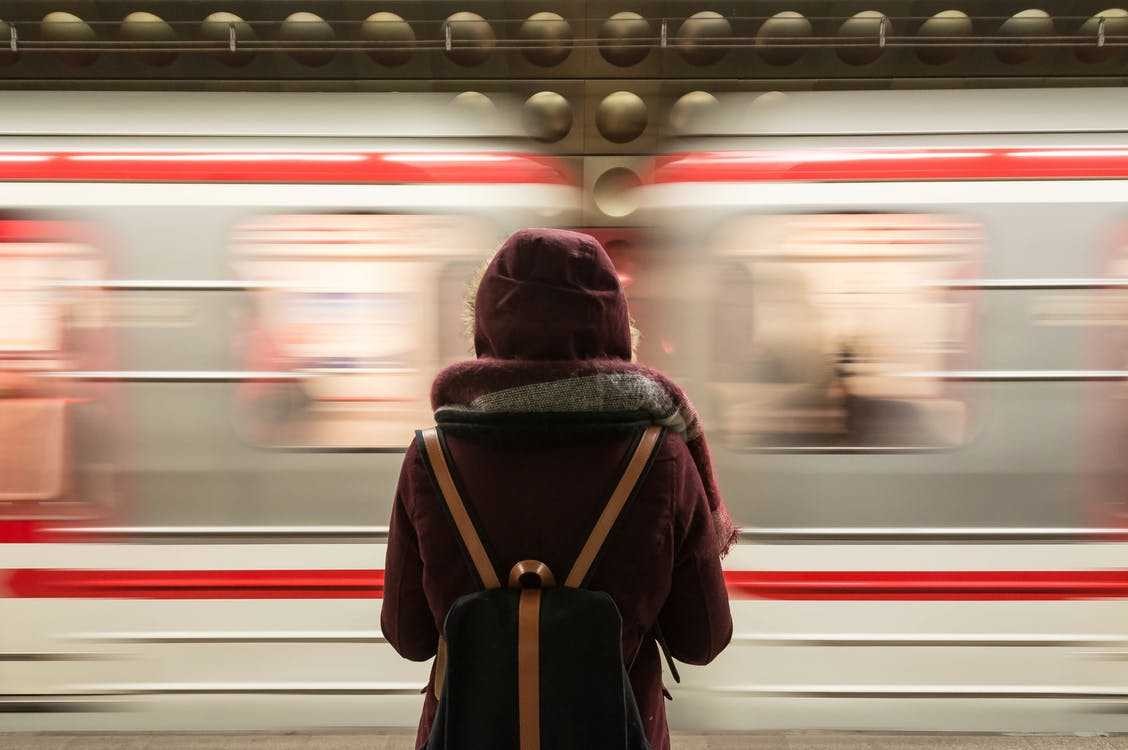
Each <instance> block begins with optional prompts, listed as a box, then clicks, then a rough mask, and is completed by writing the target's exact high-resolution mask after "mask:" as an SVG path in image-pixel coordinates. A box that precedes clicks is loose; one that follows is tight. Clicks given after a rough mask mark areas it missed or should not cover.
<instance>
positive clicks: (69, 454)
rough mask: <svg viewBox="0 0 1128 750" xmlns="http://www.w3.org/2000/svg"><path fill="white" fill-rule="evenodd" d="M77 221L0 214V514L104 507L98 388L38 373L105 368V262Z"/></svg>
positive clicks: (104, 429) (101, 393)
mask: <svg viewBox="0 0 1128 750" xmlns="http://www.w3.org/2000/svg"><path fill="white" fill-rule="evenodd" d="M89 235H90V233H89V231H88V228H87V227H85V226H84V225H82V224H80V223H73V222H65V221H55V220H41V219H37V218H27V217H0V444H2V445H4V446H5V449H4V451H3V452H2V455H0V516H4V517H13V516H14V517H36V516H40V515H44V514H46V515H50V516H52V517H58V516H60V515H68V514H73V513H79V514H82V515H84V516H88V515H91V514H92V513H94V512H95V508H96V507H99V506H103V505H106V504H108V503H109V502H110V501H111V498H110V497H109V496H108V494H107V492H106V489H107V484H106V483H105V482H102V483H99V482H97V481H95V480H94V479H93V478H92V477H93V475H94V474H95V473H99V472H101V473H102V475H103V476H104V473H105V469H106V468H107V463H106V460H107V459H109V458H110V456H109V453H108V451H109V450H110V449H111V448H112V447H113V446H112V441H110V440H109V439H107V438H108V436H109V435H110V434H112V432H113V430H112V429H111V426H110V425H107V424H106V423H105V419H106V417H107V415H108V414H109V411H108V410H107V409H106V408H105V407H106V401H107V393H106V391H105V389H104V388H103V387H100V386H96V385H91V384H82V383H78V382H74V381H69V380H67V381H64V380H59V379H52V378H48V377H46V376H48V375H51V374H52V373H57V372H59V371H66V370H82V369H104V368H105V367H106V359H105V357H106V355H107V352H106V346H105V344H106V339H105V330H104V326H103V325H102V321H103V320H104V315H103V312H104V311H103V310H102V306H101V294H100V293H99V291H98V284H97V283H94V282H97V281H98V280H100V279H102V278H103V277H104V274H103V265H104V264H103V258H102V257H101V255H100V253H99V252H98V251H97V250H96V249H95V246H94V244H93V242H92V241H91V238H90V236H89Z"/></svg>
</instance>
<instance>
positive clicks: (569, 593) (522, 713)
mask: <svg viewBox="0 0 1128 750" xmlns="http://www.w3.org/2000/svg"><path fill="white" fill-rule="evenodd" d="M661 434H662V430H661V428H660V427H648V428H647V429H646V430H645V431H643V433H642V434H641V436H640V437H639V438H638V442H637V444H636V445H635V447H634V451H633V452H632V454H631V457H630V460H629V462H628V463H627V467H626V469H625V470H624V472H623V475H622V477H621V478H620V479H619V482H618V484H617V485H616V487H615V490H614V492H613V493H612V494H611V497H610V499H609V500H608V501H607V504H606V505H605V506H604V508H603V512H602V513H601V514H600V516H599V519H598V520H597V521H596V523H595V527H594V528H593V529H592V531H591V534H590V535H589V536H588V539H587V542H586V543H585V544H584V546H583V548H582V549H581V551H580V554H579V556H578V557H577V558H576V561H575V563H574V564H573V566H572V570H571V571H570V572H569V573H568V576H567V578H565V579H564V582H563V586H561V587H557V586H556V582H555V578H554V576H553V574H552V571H550V570H549V569H548V566H546V565H545V564H544V563H542V562H539V561H536V560H523V561H521V562H518V563H517V564H516V565H514V566H513V568H512V570H511V571H510V574H509V581H508V586H507V587H503V586H502V582H501V581H499V580H498V577H497V573H496V569H495V568H494V565H493V563H492V562H491V561H490V558H489V555H488V554H487V552H486V548H485V546H484V545H483V544H482V540H481V537H480V536H479V534H478V529H477V528H476V527H475V525H474V521H473V519H472V518H471V516H470V514H469V513H468V512H467V509H466V505H465V504H464V503H463V501H462V497H461V495H460V494H459V490H458V487H457V486H456V484H455V481H454V478H453V477H452V475H451V471H450V462H449V460H448V452H447V449H446V444H445V441H444V440H443V439H442V436H441V434H440V433H439V432H438V430H437V429H430V430H425V431H421V432H418V433H416V436H417V440H418V441H419V447H420V448H421V449H422V450H421V453H422V454H423V455H424V456H426V458H427V464H428V466H429V468H430V472H431V477H432V479H433V480H434V482H435V487H436V489H437V494H438V495H439V496H440V497H442V498H443V500H444V501H445V504H446V507H447V510H448V511H449V515H450V518H451V521H452V522H453V523H454V526H455V528H456V529H457V531H458V535H459V537H461V539H462V543H463V545H464V547H465V551H466V553H467V555H468V557H469V559H470V562H471V564H472V565H473V567H474V568H475V569H476V570H477V572H478V576H479V578H480V579H481V581H482V586H483V588H484V589H485V590H484V591H478V592H475V593H473V594H467V595H466V596H463V597H460V598H459V599H458V600H457V601H456V602H455V603H454V604H453V605H452V606H451V608H450V611H449V612H448V613H447V616H446V620H445V622H444V623H443V633H442V637H441V638H440V640H439V655H438V657H437V662H436V665H435V695H436V697H438V699H439V706H438V711H437V713H436V715H435V721H434V724H433V725H432V726H431V733H430V735H429V737H428V739H427V745H426V747H427V750H579V749H580V748H584V749H590V750H612V749H613V750H650V745H649V744H648V743H647V741H646V734H645V732H644V731H643V725H642V719H641V717H640V716H639V712H638V706H637V705H636V703H635V699H634V693H633V692H632V690H631V684H630V681H629V680H628V678H627V670H626V666H625V665H624V663H623V653H622V618H621V617H620V616H619V609H618V607H616V606H615V602H614V601H612V599H611V597H610V595H608V594H606V593H603V592H598V591H589V590H587V589H584V588H582V586H583V584H584V583H585V582H586V580H587V577H588V572H589V571H590V569H591V567H592V564H593V563H594V562H595V560H596V558H597V556H598V555H599V551H600V549H601V548H602V546H603V542H604V541H605V540H606V538H607V535H608V534H609V533H610V531H611V528H612V527H613V526H614V524H615V520H616V519H617V518H618V517H619V514H620V512H621V511H622V509H623V506H625V505H626V503H627V501H628V500H629V499H630V498H631V496H632V495H633V493H634V490H635V487H636V486H637V485H638V482H639V480H640V479H641V478H642V477H643V476H644V475H645V473H646V471H647V470H648V469H649V467H650V461H651V458H652V456H653V454H654V448H655V446H656V445H657V444H658V440H659V437H660V436H661Z"/></svg>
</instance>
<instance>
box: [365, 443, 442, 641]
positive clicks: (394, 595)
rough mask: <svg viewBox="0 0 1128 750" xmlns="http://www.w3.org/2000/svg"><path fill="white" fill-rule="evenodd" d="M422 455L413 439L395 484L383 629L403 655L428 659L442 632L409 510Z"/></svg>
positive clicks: (386, 636) (383, 609)
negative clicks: (425, 582) (426, 587)
mask: <svg viewBox="0 0 1128 750" xmlns="http://www.w3.org/2000/svg"><path fill="white" fill-rule="evenodd" d="M419 461H420V459H419V455H418V453H417V451H416V449H415V444H414V443H412V445H411V447H409V448H408V450H407V454H406V455H405V456H404V459H403V468H402V469H401V470H400V478H399V485H398V486H397V487H396V497H395V503H394V505H393V507H392V520H391V523H390V524H389V532H388V552H387V561H386V562H385V564H384V602H383V606H382V608H381V610H380V629H381V630H382V631H383V634H384V637H385V638H386V639H387V640H388V643H389V644H391V646H392V648H394V649H395V650H396V651H397V652H398V653H399V654H400V656H402V657H404V658H405V659H410V660H412V661H426V660H427V659H430V658H431V657H432V656H434V655H435V652H436V650H437V648H438V642H439V633H438V629H437V628H436V627H435V619H434V617H433V616H432V614H431V608H430V606H429V605H428V603H427V597H426V594H425V593H424V590H423V558H422V556H421V555H420V552H419V539H418V536H417V535H416V533H415V526H414V524H413V523H412V520H411V513H410V512H409V501H410V498H411V497H412V496H413V489H414V488H413V484H414V482H415V481H418V476H417V475H418V474H419V472H418V471H416V468H418V467H417V465H418V464H419Z"/></svg>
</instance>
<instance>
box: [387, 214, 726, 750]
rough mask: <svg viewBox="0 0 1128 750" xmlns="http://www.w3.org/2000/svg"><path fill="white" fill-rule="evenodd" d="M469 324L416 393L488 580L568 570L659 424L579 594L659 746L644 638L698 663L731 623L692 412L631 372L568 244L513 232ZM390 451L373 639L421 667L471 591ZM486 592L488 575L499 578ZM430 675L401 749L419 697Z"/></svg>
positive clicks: (424, 725)
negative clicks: (488, 563)
mask: <svg viewBox="0 0 1128 750" xmlns="http://www.w3.org/2000/svg"><path fill="white" fill-rule="evenodd" d="M473 299H474V303H473V307H472V309H471V312H470V319H471V320H472V328H473V338H474V350H475V353H476V355H477V357H476V359H473V360H468V361H465V362H461V363H457V364H454V365H452V366H450V367H448V368H447V369H446V370H444V371H442V372H441V373H440V374H439V375H438V377H437V378H436V380H435V382H434V384H433V386H432V393H431V401H432V406H433V407H434V409H435V419H436V422H437V424H438V425H439V426H440V427H441V428H442V429H443V432H444V434H445V435H446V438H447V444H448V449H449V453H450V459H451V460H450V463H451V465H452V472H453V474H454V475H455V477H456V481H458V483H459V484H460V485H461V488H462V492H463V494H464V501H465V503H466V504H467V506H469V510H470V512H471V513H472V514H473V515H474V516H475V518H476V523H477V525H478V526H479V527H480V528H481V529H483V530H484V533H483V534H482V536H483V542H484V543H485V545H486V547H487V549H488V550H489V552H490V558H491V560H493V561H494V564H495V565H504V566H505V567H504V569H503V568H501V567H499V568H498V575H499V576H504V575H505V574H506V573H507V572H508V570H509V567H508V566H510V565H512V564H513V563H515V562H517V561H519V560H524V559H527V558H535V559H537V560H541V561H543V562H545V563H546V564H547V565H548V567H549V568H550V569H551V570H553V571H557V570H559V571H565V570H567V569H568V568H569V566H570V565H571V563H572V562H573V560H574V558H575V557H576V555H577V553H578V552H579V549H580V547H581V546H582V545H583V543H584V540H585V538H586V536H587V534H588V532H589V531H590V530H591V528H592V525H593V523H594V520H595V518H596V516H597V515H598V514H599V512H600V511H601V510H602V508H603V504H604V503H605V502H606V500H607V497H608V495H609V493H610V490H611V487H612V486H613V485H614V483H615V482H616V481H617V480H618V478H619V472H620V471H621V467H622V465H623V463H624V461H625V459H626V457H627V452H628V451H629V450H631V448H632V446H633V443H634V441H635V440H636V439H637V436H638V434H639V424H640V423H642V424H646V423H648V422H649V423H657V424H661V425H664V426H665V427H666V430H665V431H664V433H663V435H664V437H663V438H662V442H661V444H660V445H659V446H658V447H657V448H656V450H655V454H654V458H653V461H652V464H651V467H650V469H649V472H648V473H647V474H646V475H645V477H644V478H643V479H642V480H641V481H640V484H639V486H638V488H637V492H636V494H635V496H634V497H633V498H631V500H630V501H629V504H628V505H627V506H626V508H625V509H624V510H623V512H622V515H621V516H620V517H619V520H618V522H617V524H616V526H615V527H614V528H613V530H612V532H611V534H610V536H609V537H608V539H607V542H606V544H605V546H604V549H603V552H602V553H601V556H600V557H599V558H598V559H597V560H596V562H595V566H594V567H593V568H592V572H591V577H590V578H589V587H590V588H592V589H594V590H597V591H603V592H606V593H608V594H609V595H610V596H611V597H612V599H613V600H614V602H615V604H616V605H617V607H618V609H619V612H620V614H621V616H622V647H623V656H624V660H625V662H626V664H627V665H628V666H629V678H630V682H631V686H632V688H633V690H634V694H635V699H636V701H637V703H638V707H639V710H640V714H641V717H642V719H643V723H644V726H645V730H646V734H647V740H648V741H649V742H650V745H651V747H652V748H653V750H665V749H667V748H669V747H670V739H669V732H668V728H667V722H666V710H665V704H664V700H663V696H664V694H667V693H666V689H665V687H664V685H663V683H662V667H661V661H660V655H659V646H658V645H657V642H658V640H659V638H663V640H664V644H665V646H666V647H668V650H669V652H670V653H671V654H672V656H673V657H674V658H676V659H678V660H680V661H683V662H686V663H689V664H706V663H708V662H710V661H712V660H713V659H714V658H715V657H716V656H717V655H718V654H719V653H720V652H721V651H722V649H724V648H725V646H727V645H728V643H729V640H730V638H731V636H732V617H731V613H730V611H729V604H728V596H727V593H726V590H725V583H724V577H723V575H722V571H721V557H722V556H723V554H724V553H725V552H726V551H727V550H728V548H729V547H730V545H731V544H732V543H733V541H734V539H735V538H736V535H737V530H736V528H735V527H734V525H733V521H732V518H731V517H730V515H729V513H728V511H727V510H726V508H725V505H724V502H723V500H722V498H721V495H720V492H719V490H718V487H717V483H716V481H715V479H714V477H713V471H712V467H711V463H710V459H709V452H708V448H707V446H706V444H705V440H704V437H703V435H702V433H701V427H700V424H699V421H698V419H697V415H696V412H695V411H694V410H693V407H692V406H691V404H690V403H689V401H688V399H686V397H685V395H684V393H683V392H682V391H681V390H680V389H679V388H678V387H677V386H676V385H675V384H673V383H672V382H671V381H670V380H669V379H667V378H666V377H665V376H663V375H662V374H661V373H659V372H656V371H654V370H650V369H648V368H645V367H642V366H640V365H637V364H635V363H633V362H632V351H633V343H634V337H633V336H632V324H631V321H630V317H629V313H628V308H627V300H626V297H625V295H624V294H623V290H622V287H621V286H620V283H619V279H618V277H617V276H616V274H615V269H614V266H613V265H612V263H611V260H610V258H609V257H608V256H607V254H606V252H604V250H603V248H602V247H601V246H600V245H599V243H598V242H597V241H596V240H595V239H593V238H592V237H589V236H587V235H584V234H579V233H576V232H569V231H562V230H548V229H527V230H522V231H519V232H517V233H516V234H514V235H513V236H511V237H510V238H509V239H508V240H507V241H506V242H505V243H504V244H503V245H502V247H501V248H500V250H499V251H498V252H497V254H496V255H495V256H494V257H493V259H492V260H491V261H490V263H489V264H488V266H486V268H485V270H484V272H483V274H482V275H481V278H480V281H479V282H478V286H477V290H476V292H475V293H474V296H473ZM421 453H422V452H421V451H419V450H418V449H417V448H416V447H415V445H414V444H413V445H412V446H411V447H410V448H408V450H407V453H406V455H405V456H404V460H403V467H402V471H401V474H400V478H399V485H398V488H397V490H396V496H395V502H394V507H393V510H392V517H391V524H390V531H389V537H388V551H387V562H386V570H385V578H384V598H383V609H382V612H381V627H382V629H383V633H384V637H385V638H386V639H387V641H388V643H390V644H391V645H392V647H393V648H395V649H396V651H397V652H398V653H399V654H400V655H402V656H403V657H405V658H407V659H410V660H413V661H424V660H427V659H430V658H431V657H433V656H435V655H436V649H437V645H438V641H439V634H440V631H441V628H442V624H443V621H444V618H445V616H446V613H447V611H448V610H449V609H450V607H451V605H452V604H453V603H454V602H455V600H457V599H458V598H459V597H461V596H463V595H466V594H469V593H472V592H474V591H477V590H480V586H481V584H480V583H479V578H478V576H477V575H476V573H475V571H474V569H473V568H472V567H471V566H470V564H468V562H467V559H466V556H465V554H464V552H463V550H462V548H461V545H460V541H459V537H458V534H457V532H456V530H455V528H454V525H453V524H452V523H451V521H450V519H448V518H447V517H446V515H445V511H444V505H443V503H442V500H441V498H440V497H439V495H438V493H437V491H436V489H435V487H434V486H433V483H432V480H431V478H430V475H429V474H428V471H427V468H426V465H425V463H424V459H423V456H422V455H421ZM503 580H504V579H503ZM434 681H435V668H434V666H432V672H431V678H430V681H429V684H428V688H427V690H426V691H425V692H426V699H425V702H424V705H423V714H422V717H421V719H420V722H419V730H418V736H417V742H416V747H417V748H422V747H423V746H424V745H425V744H426V741H427V736H428V733H429V731H430V727H431V724H432V721H433V719H434V716H435V711H436V707H437V701H436V697H435V691H434V690H433V685H434Z"/></svg>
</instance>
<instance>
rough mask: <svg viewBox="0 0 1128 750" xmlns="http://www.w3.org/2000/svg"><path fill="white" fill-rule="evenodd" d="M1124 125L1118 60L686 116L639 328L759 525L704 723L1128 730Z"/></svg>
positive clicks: (742, 550)
mask: <svg viewBox="0 0 1128 750" xmlns="http://www.w3.org/2000/svg"><path fill="white" fill-rule="evenodd" d="M1126 126H1128V108H1125V107H1124V106H1123V102H1122V101H1121V99H1120V98H1119V97H1118V96H1117V92H1116V91H1115V90H1106V89H1088V90H1052V91H1051V90H1043V91H1036V90H1023V91H1017V90H1013V91H1010V90H966V91H914V92H910V91H882V92H820V93H786V94H784V93H768V94H760V95H732V96H730V97H727V98H722V99H721V101H720V103H719V105H718V106H717V107H716V108H715V111H714V112H713V113H712V114H711V115H709V116H707V117H704V118H702V119H701V120H699V121H698V122H696V123H695V124H693V125H692V126H691V131H690V132H689V133H688V134H687V135H686V136H685V137H684V138H681V139H679V140H678V141H677V142H673V143H668V144H667V151H668V152H667V153H665V154H663V155H661V156H659V157H658V158H657V160H656V164H655V166H654V169H653V172H652V174H651V176H650V179H649V180H648V182H647V187H646V188H645V198H644V199H643V205H644V206H645V207H646V208H647V210H648V211H649V212H650V215H651V216H653V217H654V221H655V223H656V224H658V225H659V226H661V228H662V234H661V237H662V238H663V239H664V240H665V247H664V249H663V250H662V251H661V252H658V251H656V254H657V255H658V256H660V257H661V258H662V260H661V262H660V263H658V264H657V265H655V266H654V268H657V267H659V266H660V267H661V270H658V271H656V272H655V274H654V275H653V277H652V278H651V279H650V280H649V281H646V282H642V283H640V284H639V285H638V290H639V291H641V290H642V289H646V297H647V301H648V305H649V307H651V308H652V309H654V310H658V311H665V314H664V315H662V314H659V315H658V317H656V318H655V319H653V320H651V321H647V320H646V319H645V318H644V319H642V320H640V325H641V326H642V328H643V330H644V331H649V332H650V333H651V335H652V336H653V335H655V334H657V336H658V338H659V340H660V342H661V344H662V345H661V346H660V347H659V349H660V350H661V353H662V356H664V357H665V361H664V366H665V367H666V368H667V369H669V370H671V371H672V372H676V373H678V375H679V377H681V378H682V380H683V381H684V382H685V383H686V384H687V386H688V387H689V388H690V390H691V392H693V393H694V394H695V398H696V399H697V400H698V401H699V403H700V404H701V408H702V411H703V412H704V415H705V422H706V424H707V425H709V426H710V428H711V430H712V432H711V434H712V436H713V441H714V443H715V445H716V446H717V452H718V457H717V461H718V464H719V465H720V467H721V468H720V470H721V475H722V485H723V487H724V488H725V489H726V490H727V492H728V495H729V497H731V498H732V499H733V503H734V505H735V506H736V508H737V511H736V512H737V515H738V517H739V519H740V521H741V522H743V524H744V525H745V530H744V536H743V541H744V542H745V543H744V544H742V545H741V546H740V547H738V548H737V549H736V550H735V551H734V553H733V554H732V555H730V557H729V558H728V560H727V565H728V569H729V576H730V589H731V591H732V592H733V594H734V598H735V601H734V605H733V606H734V613H735V619H736V631H737V634H736V636H735V639H734V645H733V646H732V647H731V648H730V650H729V651H728V652H726V654H725V656H724V657H722V658H721V659H720V660H719V661H718V662H717V663H716V664H714V665H712V666H710V667H708V668H704V669H694V670H687V671H688V672H689V674H688V675H687V676H686V680H685V684H683V685H682V686H681V687H682V693H681V694H679V700H677V701H675V702H674V704H673V712H674V716H675V718H676V720H678V721H681V722H684V723H685V724H688V725H692V726H710V727H714V726H716V727H724V728H726V729H736V728H739V729H752V728H760V727H765V726H771V727H795V726H799V727H848V728H855V729H938V730H942V729H979V730H990V731H1065V732H1074V731H1094V730H1100V731H1108V730H1119V731H1123V730H1124V728H1125V724H1124V723H1123V718H1122V713H1121V712H1120V710H1119V709H1118V708H1117V706H1118V705H1122V702H1123V700H1124V699H1125V698H1126V697H1128V694H1126V693H1125V691H1124V686H1125V685H1126V684H1128V683H1126V682H1125V677H1126V676H1128V675H1126V674H1125V672H1124V669H1123V661H1122V656H1123V653H1124V649H1125V646H1126V645H1128V641H1126V640H1125V637H1126V631H1125V629H1124V625H1123V622H1124V614H1125V613H1126V611H1128V610H1126V609H1125V607H1126V604H1125V600H1124V597H1125V595H1126V594H1128V588H1126V584H1128V573H1125V570H1124V569H1125V567H1126V565H1128V548H1126V547H1125V545H1124V540H1125V539H1126V537H1125V534H1124V512H1123V508H1124V505H1123V503H1124V498H1125V490H1126V489H1128V486H1126V485H1125V483H1124V479H1125V473H1124V461H1125V456H1126V455H1128V454H1126V453H1125V451H1124V447H1125V445H1124V437H1123V436H1124V434H1125V422H1124V418H1125V410H1124V407H1123V404H1124V396H1125V393H1126V391H1125V390H1124V389H1125V380H1126V379H1128V372H1126V371H1125V370H1124V362H1125V348H1124V343H1125V342H1124V339H1123V332H1124V326H1125V325H1126V322H1125V318H1124V316H1123V314H1122V312H1121V309H1122V306H1123V300H1124V297H1123V290H1124V284H1125V280H1124V275H1123V271H1124V268H1125V267H1124V265H1123V261H1122V260H1121V258H1122V257H1123V253H1124V238H1125V234H1124V230H1125V221H1126V219H1128V209H1126V206H1125V200H1126V199H1128V135H1126V133H1125V127H1126ZM671 310H672V311H674V312H675V313H676V314H670V311H671ZM1118 659H1120V660H1119V661H1118ZM683 695H684V699H683V697H682V696H683Z"/></svg>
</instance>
